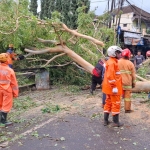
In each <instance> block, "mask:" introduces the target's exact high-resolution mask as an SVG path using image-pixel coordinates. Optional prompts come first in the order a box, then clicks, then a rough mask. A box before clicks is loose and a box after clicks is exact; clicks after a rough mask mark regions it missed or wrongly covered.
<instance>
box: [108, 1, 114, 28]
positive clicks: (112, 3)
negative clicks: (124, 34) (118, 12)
mask: <svg viewBox="0 0 150 150" xmlns="http://www.w3.org/2000/svg"><path fill="white" fill-rule="evenodd" d="M113 5H114V0H112V1H111V10H110V14H111V13H112V11H113ZM111 21H112V20H110V22H109V28H111Z"/></svg>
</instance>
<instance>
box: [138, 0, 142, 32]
mask: <svg viewBox="0 0 150 150" xmlns="http://www.w3.org/2000/svg"><path fill="white" fill-rule="evenodd" d="M142 6H143V0H142V4H141V11H140V17H139V19H138V28H139V32H141V15H142Z"/></svg>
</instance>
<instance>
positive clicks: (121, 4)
mask: <svg viewBox="0 0 150 150" xmlns="http://www.w3.org/2000/svg"><path fill="white" fill-rule="evenodd" d="M123 3H124V0H121V3H120V10H121V11H122V6H123ZM120 19H121V14H120V15H119V20H118V30H119V28H120ZM117 37H118V42H117V43H118V45H119V32H117Z"/></svg>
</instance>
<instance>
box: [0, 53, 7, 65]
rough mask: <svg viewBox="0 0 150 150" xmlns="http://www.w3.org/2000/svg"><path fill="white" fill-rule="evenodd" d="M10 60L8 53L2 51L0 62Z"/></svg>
mask: <svg viewBox="0 0 150 150" xmlns="http://www.w3.org/2000/svg"><path fill="white" fill-rule="evenodd" d="M7 60H8V54H6V53H1V54H0V62H2V63H4V62H6V61H7Z"/></svg>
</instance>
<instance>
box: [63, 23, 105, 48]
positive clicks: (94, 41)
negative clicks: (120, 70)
mask: <svg viewBox="0 0 150 150" xmlns="http://www.w3.org/2000/svg"><path fill="white" fill-rule="evenodd" d="M62 27H63V28H64V29H65V30H66V31H67V32H70V33H71V34H73V35H75V36H78V37H81V38H84V39H87V40H90V41H92V42H93V43H95V44H97V45H101V46H104V43H103V42H102V41H99V40H97V39H95V38H93V37H91V36H87V35H84V34H81V33H78V32H77V31H76V30H71V29H69V28H68V27H67V26H66V25H65V24H62Z"/></svg>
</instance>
